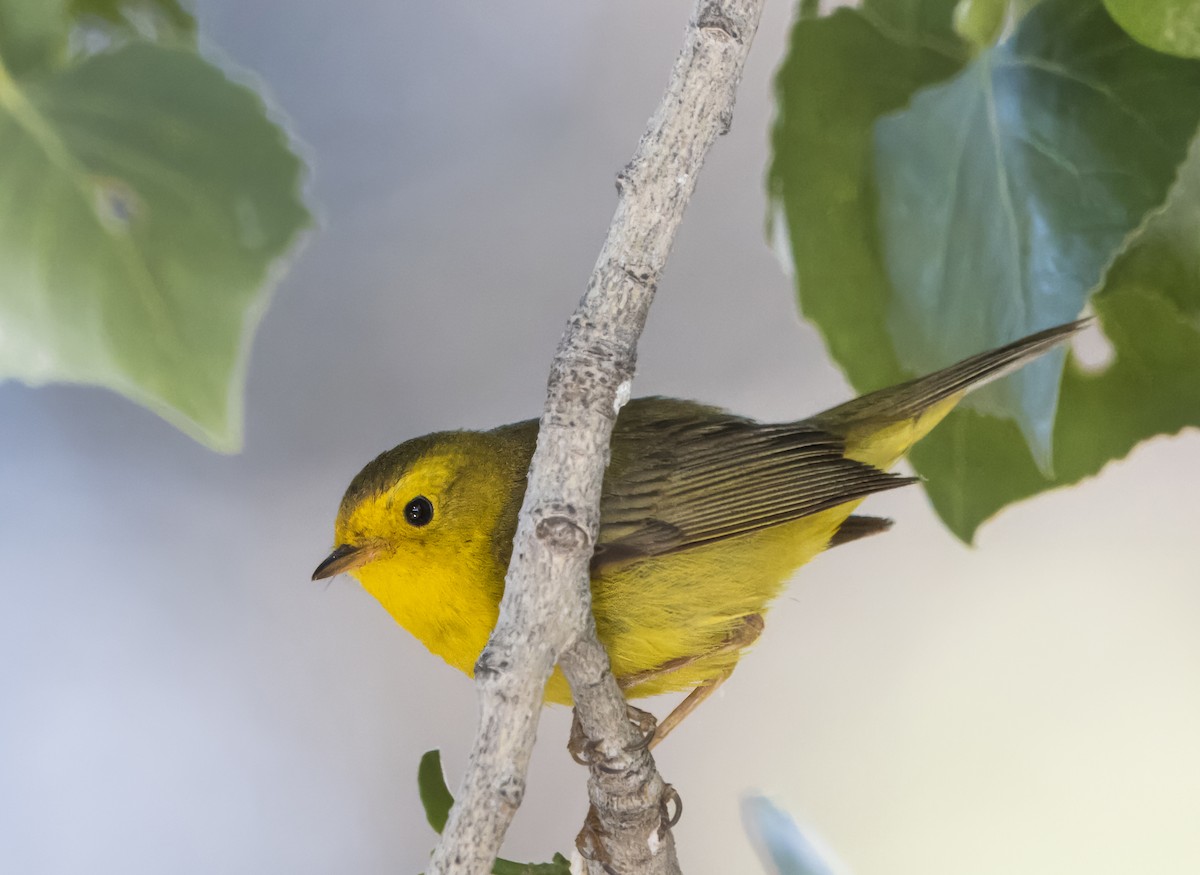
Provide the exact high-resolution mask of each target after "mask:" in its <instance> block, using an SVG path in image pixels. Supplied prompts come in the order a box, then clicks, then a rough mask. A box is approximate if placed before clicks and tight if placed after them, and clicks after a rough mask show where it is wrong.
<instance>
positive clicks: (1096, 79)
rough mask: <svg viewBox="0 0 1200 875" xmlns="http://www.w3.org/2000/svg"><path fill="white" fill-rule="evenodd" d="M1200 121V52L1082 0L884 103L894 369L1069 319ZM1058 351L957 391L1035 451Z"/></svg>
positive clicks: (883, 198)
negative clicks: (899, 105)
mask: <svg viewBox="0 0 1200 875" xmlns="http://www.w3.org/2000/svg"><path fill="white" fill-rule="evenodd" d="M1066 107H1069V108H1070V111H1065V110H1064V108H1066ZM1198 122H1200V64H1196V63H1193V62H1188V61H1181V60H1178V59H1175V58H1169V57H1166V56H1164V55H1161V54H1159V53H1157V52H1153V51H1150V50H1149V49H1146V48H1144V47H1142V46H1140V45H1138V44H1136V43H1134V42H1133V41H1132V40H1130V39H1129V37H1128V36H1127V35H1126V34H1125V33H1124V32H1123V31H1122V30H1121V29H1120V28H1118V27H1117V26H1116V25H1115V24H1114V23H1113V22H1112V20H1111V19H1110V18H1109V17H1108V15H1107V14H1106V13H1105V12H1104V9H1103V7H1102V6H1101V5H1100V3H1099V2H1091V3H1086V2H1080V0H1046V2H1044V3H1042V4H1040V5H1039V6H1038V7H1037V8H1035V9H1034V10H1033V11H1032V12H1030V13H1029V15H1027V16H1026V17H1025V18H1024V19H1023V20H1022V22H1021V24H1020V26H1019V27H1018V29H1017V30H1016V32H1015V34H1014V36H1013V37H1012V38H1011V39H1009V40H1008V41H1006V42H1005V43H1004V44H1002V45H1001V46H998V47H997V48H995V49H993V50H991V51H989V52H986V53H984V54H983V55H981V56H980V57H979V59H978V60H976V61H975V62H974V63H972V64H971V65H970V66H969V67H967V68H966V69H965V70H964V71H963V72H962V73H961V74H960V75H959V76H957V77H956V78H955V79H953V80H952V81H950V82H947V83H946V84H944V85H939V86H937V87H935V88H929V89H927V90H925V91H923V92H921V93H920V94H918V95H916V96H915V97H914V98H913V101H912V103H911V105H910V106H909V107H908V108H907V109H905V110H904V111H903V112H900V113H897V114H895V115H892V116H888V117H886V118H883V119H881V120H880V121H879V122H878V124H877V125H876V129H875V131H876V136H875V145H876V168H875V170H876V178H877V179H878V180H879V186H880V193H879V194H880V207H879V223H880V227H881V229H882V239H883V248H884V252H885V260H886V264H887V266H888V274H889V276H890V277H891V280H892V285H893V287H894V288H895V290H896V294H895V295H894V296H893V297H892V299H891V305H890V307H889V316H890V323H889V324H890V328H891V333H892V336H893V338H894V344H895V347H896V349H897V352H898V353H899V356H900V360H901V363H902V365H903V366H904V367H905V369H906V370H907V371H909V372H911V373H925V372H928V371H932V370H935V369H937V368H938V367H941V366H944V365H946V364H948V363H950V362H953V361H955V360H957V359H961V358H965V357H966V356H968V355H971V354H973V353H976V352H979V351H981V350H985V349H990V348H992V347H996V346H1000V345H1002V344H1004V343H1006V342H1008V341H1010V340H1014V339H1016V338H1017V337H1020V336H1022V335H1025V334H1029V333H1032V332H1034V331H1037V330H1040V329H1042V328H1047V327H1049V326H1052V325H1057V324H1060V323H1063V322H1067V321H1070V320H1071V319H1073V318H1075V317H1076V316H1077V315H1078V314H1079V313H1080V311H1081V310H1082V309H1083V306H1084V303H1085V302H1086V300H1087V296H1088V293H1089V291H1090V290H1092V289H1093V288H1096V287H1097V286H1099V284H1100V281H1101V278H1102V277H1103V275H1104V271H1105V269H1106V268H1107V267H1108V265H1109V264H1110V263H1111V261H1112V259H1113V257H1114V255H1115V254H1116V253H1117V252H1118V251H1120V249H1121V248H1122V246H1123V244H1124V242H1125V241H1126V239H1127V238H1128V236H1129V235H1130V234H1131V233H1132V232H1133V231H1134V230H1136V229H1137V227H1138V226H1139V225H1140V224H1141V223H1142V221H1143V219H1144V217H1145V216H1146V214H1147V213H1148V212H1149V211H1150V210H1152V209H1154V208H1156V207H1158V206H1160V205H1161V204H1162V202H1163V201H1164V200H1165V198H1166V194H1167V191H1168V189H1169V188H1170V185H1171V183H1172V181H1173V180H1174V178H1175V174H1176V170H1177V168H1178V166H1179V164H1180V162H1182V161H1183V158H1184V155H1185V154H1186V152H1187V146H1188V143H1189V142H1190V140H1191V137H1192V135H1193V134H1194V133H1195V131H1196V126H1197V123H1198ZM1062 361H1063V357H1062V354H1061V353H1057V354H1051V355H1048V356H1045V357H1043V358H1042V359H1040V360H1038V361H1036V362H1034V363H1033V364H1031V365H1029V366H1027V367H1025V368H1023V369H1022V370H1021V371H1020V372H1018V373H1017V374H1014V375H1013V376H1012V377H1010V378H1008V379H1006V380H1003V381H1001V382H999V383H997V384H996V385H994V386H989V387H987V388H986V389H984V390H982V391H980V392H978V393H976V394H974V395H973V396H972V397H971V399H970V401H969V402H968V404H969V405H971V406H973V407H974V408H975V409H977V410H980V411H982V412H987V413H992V414H994V415H998V416H1014V417H1015V418H1016V419H1017V422H1018V424H1019V426H1020V428H1021V430H1022V432H1023V433H1024V434H1025V436H1026V439H1027V440H1028V441H1029V444H1030V446H1031V447H1032V448H1033V451H1034V457H1035V458H1036V459H1038V461H1039V463H1041V464H1042V465H1043V467H1046V466H1048V465H1049V463H1050V453H1051V450H1050V444H1051V435H1052V433H1053V427H1054V412H1055V404H1056V401H1057V396H1058V383H1059V378H1060V375H1061V370H1062Z"/></svg>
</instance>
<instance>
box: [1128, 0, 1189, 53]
mask: <svg viewBox="0 0 1200 875" xmlns="http://www.w3.org/2000/svg"><path fill="white" fill-rule="evenodd" d="M1104 6H1105V8H1106V9H1108V13H1109V15H1111V16H1112V17H1113V20H1115V21H1116V22H1117V24H1119V25H1121V27H1122V28H1124V29H1125V32H1126V33H1127V34H1129V35H1130V36H1131V37H1133V38H1134V39H1135V40H1137V41H1138V42H1139V43H1141V44H1142V45H1144V46H1149V47H1150V48H1152V49H1155V50H1156V51H1160V52H1166V53H1167V54H1169V55H1179V56H1181V57H1184V58H1200V3H1197V2H1196V0H1104Z"/></svg>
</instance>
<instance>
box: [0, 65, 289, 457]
mask: <svg viewBox="0 0 1200 875" xmlns="http://www.w3.org/2000/svg"><path fill="white" fill-rule="evenodd" d="M0 154H3V156H4V160H3V161H2V162H0V326H2V329H0V379H3V378H8V377H15V378H17V379H20V380H23V381H25V382H27V383H29V384H31V385H38V384H42V383H46V382H50V381H72V382H81V383H90V384H94V385H100V386H107V387H109V388H111V389H114V390H116V391H118V392H120V393H122V394H124V395H126V396H128V397H130V398H132V399H134V400H135V401H137V402H139V403H141V404H144V405H146V406H147V407H149V408H150V409H152V410H154V411H155V412H156V413H158V414H159V415H161V416H162V417H164V418H165V419H167V420H168V421H170V422H172V423H173V424H175V425H176V426H178V427H179V428H181V429H183V430H184V431H185V432H187V433H188V434H191V435H193V436H194V437H196V438H197V439H198V440H201V441H203V442H205V443H207V444H209V445H211V446H213V447H215V448H217V449H221V450H226V451H232V450H235V449H237V448H238V447H239V446H240V444H241V434H242V391H243V383H244V376H245V369H246V361H247V355H248V352H249V342H250V339H251V336H252V334H253V331H254V329H255V327H256V326H257V324H258V320H259V318H260V317H261V315H262V313H263V311H264V309H265V308H266V305H267V299H268V296H269V288H268V286H269V282H268V280H269V278H270V277H269V274H270V271H271V269H272V267H273V266H275V265H276V264H277V263H278V262H279V260H280V258H281V256H283V254H284V253H286V252H287V251H288V249H289V248H290V247H291V246H292V244H293V243H294V242H295V240H296V238H297V235H298V233H299V232H300V230H301V229H303V228H304V227H306V226H307V225H308V224H309V222H310V217H309V214H308V212H307V210H306V209H305V208H304V205H303V203H302V200H301V197H300V193H299V186H300V180H301V163H300V161H299V159H298V158H297V157H296V156H295V155H294V154H293V153H292V152H291V151H290V149H289V148H288V143H287V136H286V134H285V133H284V132H283V131H282V130H281V129H280V128H279V127H278V126H277V125H276V124H275V123H274V122H273V121H271V119H270V117H269V115H268V111H267V108H266V107H265V106H264V104H263V101H262V99H261V98H260V97H259V96H258V95H257V94H256V93H255V92H254V91H252V90H251V89H250V88H248V87H246V86H244V85H238V84H234V83H232V82H230V81H229V80H228V79H227V78H226V77H225V75H224V74H223V73H222V72H221V71H220V70H218V69H217V68H216V67H214V66H213V65H211V64H209V63H208V62H206V61H204V60H203V59H202V58H200V57H199V56H198V55H196V54H195V53H194V52H191V51H182V50H175V49H169V48H165V47H161V46H156V45H152V44H149V43H143V42H131V43H129V44H127V45H125V46H123V47H121V48H119V49H117V50H115V51H112V52H106V53H103V54H99V55H95V56H92V57H89V58H87V59H86V60H84V61H82V62H81V63H78V64H76V65H74V66H69V67H67V68H65V69H63V70H60V71H58V72H55V73H53V74H43V75H39V76H36V77H30V78H28V79H22V78H16V77H14V76H11V75H8V74H7V73H6V72H5V70H4V68H3V67H0Z"/></svg>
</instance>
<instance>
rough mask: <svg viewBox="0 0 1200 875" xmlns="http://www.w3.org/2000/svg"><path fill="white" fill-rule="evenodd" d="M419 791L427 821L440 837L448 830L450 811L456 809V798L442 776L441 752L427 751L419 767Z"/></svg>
mask: <svg viewBox="0 0 1200 875" xmlns="http://www.w3.org/2000/svg"><path fill="white" fill-rule="evenodd" d="M417 790H418V791H419V792H420V794H421V805H422V806H423V807H424V809H425V819H426V820H427V821H429V825H430V826H431V827H433V831H434V832H436V833H437V834H438V835H441V834H442V830H444V829H445V828H446V820H447V818H449V817H450V809H451V808H453V807H454V796H453V795H452V794H451V793H450V788H449V787H447V786H446V778H445V776H444V775H443V774H442V752H441V751H440V750H430V751H426V752H425V754H424V755H423V756H422V757H421V763H420V765H418V766H417Z"/></svg>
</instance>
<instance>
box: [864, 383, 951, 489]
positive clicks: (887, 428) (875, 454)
mask: <svg viewBox="0 0 1200 875" xmlns="http://www.w3.org/2000/svg"><path fill="white" fill-rule="evenodd" d="M964 394H965V393H963V392H959V393H957V394H956V395H951V396H950V397H949V398H946V399H943V400H942V401H939V402H937V403H936V404H933V405H932V406H931V407H929V408H928V409H926V410H923V411H922V412H921V413H918V414H917V415H916V416H914V417H912V418H910V419H902V420H900V421H898V422H888V423H883V424H881V423H878V422H866V423H863V424H861V425H856V426H855V427H853V428H851V429H849V430H848V431H847V433H846V457H847V458H849V459H854V460H855V461H857V462H865V463H866V464H868V465H874V466H875V467H876V468H883V469H884V470H887V469H888V468H891V467H892V466H893V465H895V464H896V463H897V462H899V461H900V460H901V459H902V458H904V456H905V455H906V454H907V453H908V451H909V450H910V449H912V446H913V444H915V443H916V442H917V441H919V440H920V439H921V438H923V437H925V435H927V434H929V432H931V431H933V427H934V426H935V425H937V424H938V423H939V422H941V421H942V420H943V419H945V418H946V414H947V413H949V412H950V411H951V410H953V409H954V407H955V405H957V404H958V402H959V401H961V400H962V397H963V395H964Z"/></svg>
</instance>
